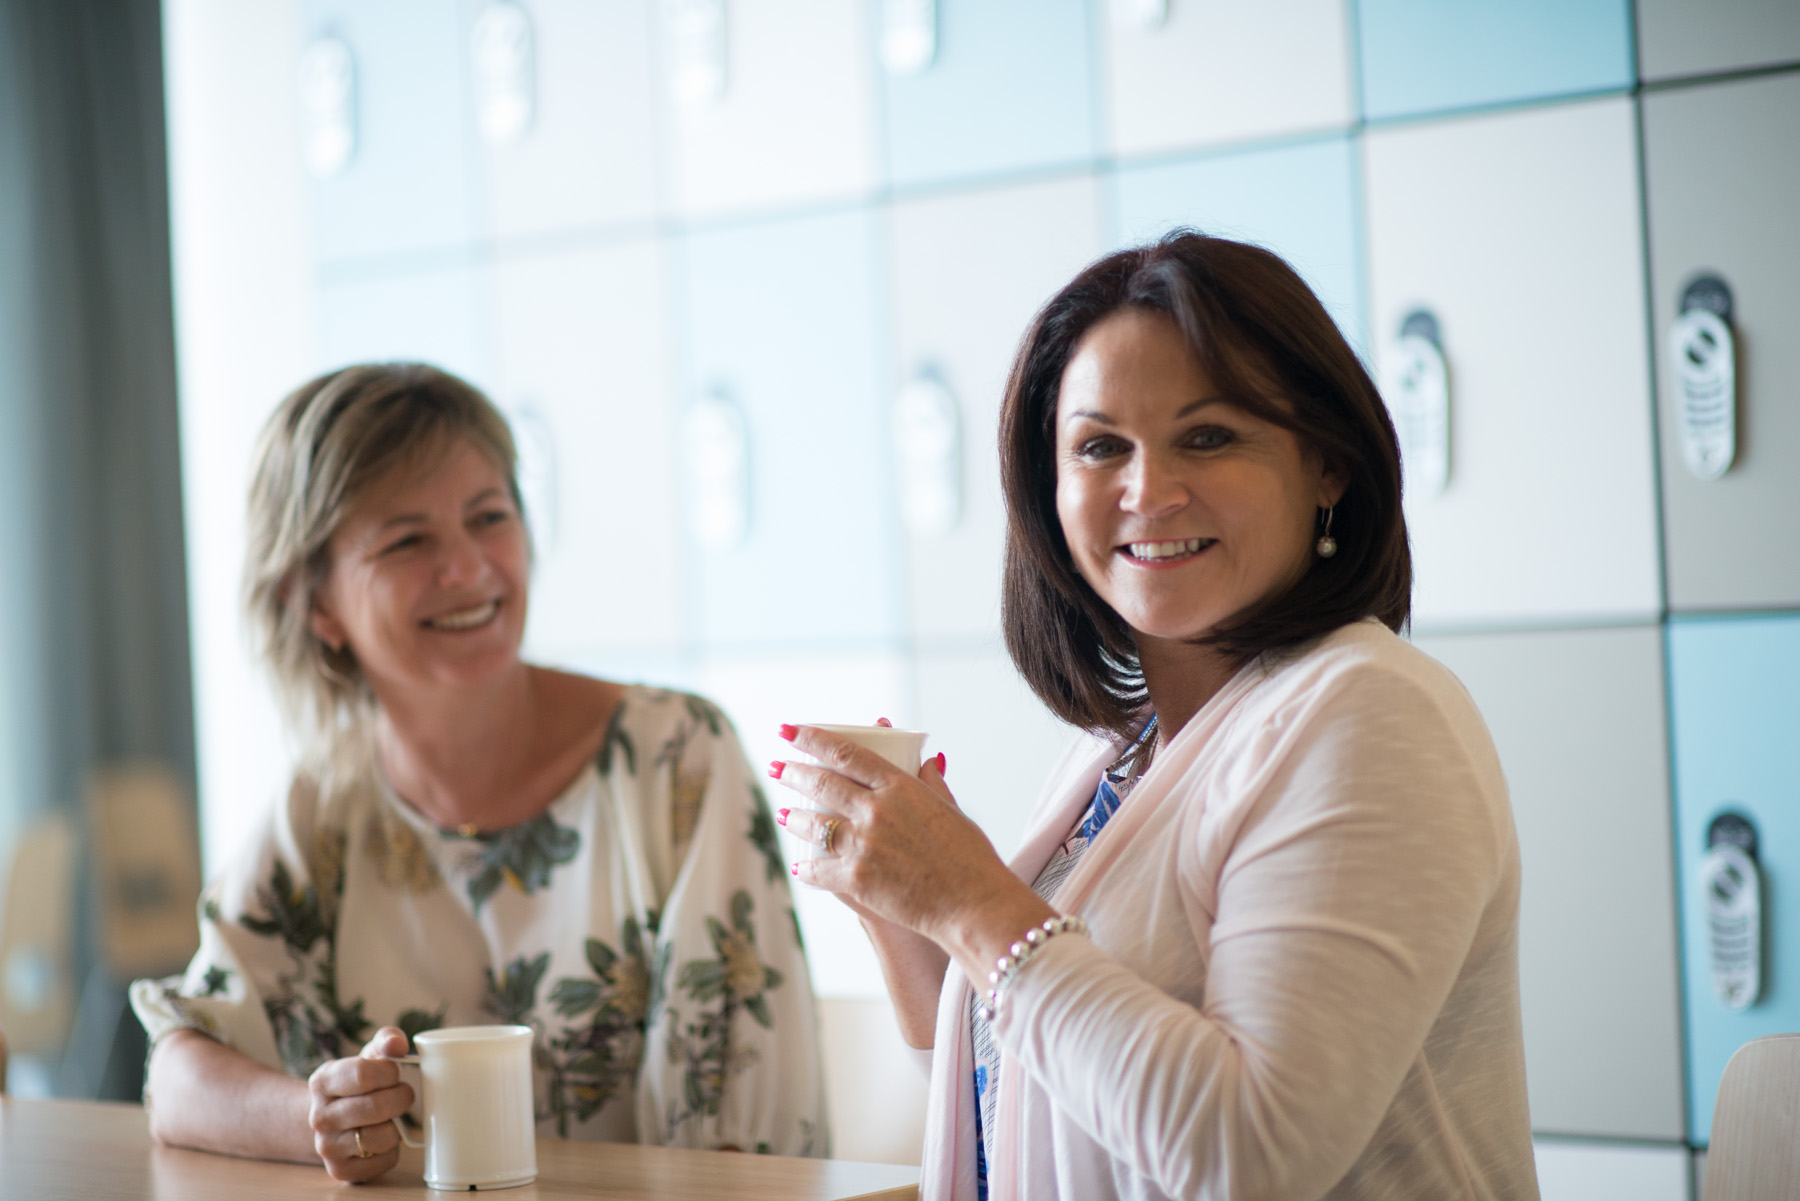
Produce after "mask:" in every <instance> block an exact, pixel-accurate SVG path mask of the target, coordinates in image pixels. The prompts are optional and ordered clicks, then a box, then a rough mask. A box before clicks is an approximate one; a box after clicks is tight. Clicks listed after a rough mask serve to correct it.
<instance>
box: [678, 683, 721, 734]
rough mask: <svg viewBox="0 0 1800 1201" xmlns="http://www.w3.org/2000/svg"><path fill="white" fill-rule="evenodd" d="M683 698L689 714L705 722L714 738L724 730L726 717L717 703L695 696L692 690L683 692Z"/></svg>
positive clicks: (696, 719)
mask: <svg viewBox="0 0 1800 1201" xmlns="http://www.w3.org/2000/svg"><path fill="white" fill-rule="evenodd" d="M681 700H682V703H683V704H685V705H686V706H687V711H688V716H689V717H691V718H693V719H694V720H695V721H697V722H700V723H702V724H704V725H705V726H706V729H707V732H708V733H709V734H711V735H712V736H713V737H714V738H717V737H718V736H719V735H720V734H721V733H723V732H724V727H725V717H724V714H722V713H720V712H719V707H718V706H717V705H715V704H713V703H712V702H711V701H709V700H707V699H706V698H705V697H703V696H695V695H694V694H693V693H691V692H688V693H683V694H682V696H681Z"/></svg>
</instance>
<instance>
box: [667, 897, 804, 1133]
mask: <svg viewBox="0 0 1800 1201" xmlns="http://www.w3.org/2000/svg"><path fill="white" fill-rule="evenodd" d="M755 908H756V905H755V901H754V899H753V898H752V897H751V896H750V893H749V891H748V890H747V889H739V890H737V891H736V892H735V893H733V894H732V895H731V899H730V900H729V901H728V902H727V903H726V910H727V912H728V913H729V915H730V918H731V924H730V925H729V926H727V925H726V924H725V923H724V922H722V921H720V920H719V919H718V918H716V917H711V916H709V917H707V919H706V932H707V935H708V937H709V938H711V940H712V944H713V950H714V951H715V952H716V956H715V957H714V958H712V959H694V960H690V961H688V962H687V963H684V964H682V966H681V972H680V974H679V976H678V978H677V983H678V985H679V987H680V988H681V990H682V991H683V992H684V993H685V994H686V997H687V1000H688V1002H690V1003H691V1005H692V1006H693V1007H694V1008H692V1009H690V1010H689V1011H688V1012H691V1013H693V1015H694V1016H693V1017H691V1018H690V1019H688V1020H687V1021H685V1022H684V1021H683V1020H682V1016H681V1014H680V1013H679V1012H677V1011H676V1010H675V1009H674V1008H673V1007H671V1008H670V1009H669V1011H668V1018H669V1025H670V1030H669V1058H670V1061H671V1062H672V1063H675V1064H678V1065H680V1066H681V1067H682V1069H683V1076H682V1098H683V1101H684V1102H685V1108H684V1109H677V1108H674V1107H671V1109H670V1111H669V1113H668V1114H667V1115H666V1117H665V1122H666V1123H667V1131H668V1133H670V1134H672V1133H673V1132H674V1130H675V1129H676V1128H677V1127H678V1126H679V1125H680V1124H681V1123H683V1122H686V1121H689V1120H692V1119H693V1118H695V1117H701V1116H704V1117H712V1116H716V1115H717V1113H718V1110H719V1103H720V1100H721V1099H722V1098H723V1096H724V1092H725V1086H726V1084H727V1083H728V1082H729V1081H730V1079H731V1077H732V1076H733V1075H735V1074H736V1073H737V1072H739V1071H742V1070H743V1069H744V1068H745V1067H747V1066H748V1065H749V1064H752V1063H754V1062H756V1059H757V1055H756V1051H755V1050H754V1049H753V1048H750V1047H744V1046H741V1045H740V1044H739V1043H738V1042H737V1041H736V1040H735V1039H734V1038H733V1034H732V1030H733V1026H734V1025H735V1021H736V1015H737V1012H738V1010H740V1009H742V1010H743V1011H744V1012H745V1013H748V1014H749V1015H750V1018H751V1020H752V1021H754V1022H756V1023H757V1024H758V1025H759V1026H762V1027H763V1028H764V1029H772V1028H773V1027H774V1021H775V1015H774V1011H773V1010H772V1009H771V1008H770V1006H769V1003H768V999H767V996H766V994H767V993H768V992H769V991H770V990H771V989H774V988H776V987H778V986H779V985H780V984H781V973H780V972H778V971H775V970H774V969H773V968H771V967H769V966H768V965H767V964H765V963H763V961H762V959H761V957H760V956H759V955H758V954H757V950H756V931H755V926H754V925H753V924H752V921H751V919H752V917H753V916H754V913H755Z"/></svg>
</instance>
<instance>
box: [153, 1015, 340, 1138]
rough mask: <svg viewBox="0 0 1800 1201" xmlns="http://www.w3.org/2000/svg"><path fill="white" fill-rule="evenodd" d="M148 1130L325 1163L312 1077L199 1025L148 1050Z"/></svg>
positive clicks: (157, 1136)
mask: <svg viewBox="0 0 1800 1201" xmlns="http://www.w3.org/2000/svg"><path fill="white" fill-rule="evenodd" d="M148 1095H149V1100H150V1132H151V1134H153V1135H155V1136H156V1138H157V1140H158V1141H159V1142H163V1143H168V1144H170V1145H171V1146H177V1147H193V1148H195V1149H197V1150H201V1151H216V1152H219V1153H220V1154H223V1155H241V1156H244V1157H246V1158H250V1159H282V1160H289V1161H292V1162H295V1163H310V1164H316V1163H319V1162H320V1160H319V1155H318V1152H317V1151H315V1150H314V1149H313V1131H312V1127H311V1125H310V1123H309V1121H308V1113H309V1110H310V1106H311V1100H310V1097H309V1096H308V1094H307V1089H306V1082H305V1081H302V1080H295V1079H294V1078H293V1077H291V1076H284V1075H282V1074H281V1073H280V1072H277V1071H273V1070H271V1069H269V1068H266V1067H264V1066H263V1065H262V1064H260V1063H257V1062H256V1061H255V1060H253V1059H251V1058H250V1057H248V1056H247V1055H244V1054H242V1053H241V1052H238V1051H234V1050H232V1049H231V1048H230V1047H226V1046H223V1045H221V1044H219V1043H216V1042H214V1041H213V1040H212V1039H210V1038H207V1037H206V1036H205V1035H204V1034H200V1033H198V1032H197V1031H193V1030H177V1031H175V1032H174V1033H172V1034H170V1035H168V1036H167V1037H165V1038H164V1039H163V1040H162V1041H161V1042H159V1043H157V1044H156V1051H155V1053H154V1054H152V1055H151V1057H150V1069H149V1088H148Z"/></svg>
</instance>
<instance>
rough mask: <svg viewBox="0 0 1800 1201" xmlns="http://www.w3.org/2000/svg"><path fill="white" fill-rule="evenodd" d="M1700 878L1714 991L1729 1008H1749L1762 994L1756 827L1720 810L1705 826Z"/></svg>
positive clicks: (1760, 921) (1760, 909)
mask: <svg viewBox="0 0 1800 1201" xmlns="http://www.w3.org/2000/svg"><path fill="white" fill-rule="evenodd" d="M1706 847H1707V849H1706V856H1705V858H1703V859H1701V860H1700V880H1701V884H1702V886H1703V889H1704V891H1705V894H1706V925H1707V933H1708V934H1709V935H1711V950H1712V984H1713V993H1714V995H1716V996H1717V997H1718V998H1719V1001H1720V1002H1721V1003H1722V1004H1723V1005H1724V1006H1725V1007H1726V1008H1727V1009H1748V1008H1750V1007H1751V1006H1752V1005H1754V1004H1756V999H1757V997H1758V996H1760V995H1761V994H1762V869H1761V867H1760V865H1759V864H1758V863H1757V858H1756V827H1755V826H1753V825H1751V824H1750V819H1749V818H1747V817H1745V816H1744V815H1743V814H1741V813H1730V812H1726V813H1721V814H1719V816H1717V817H1715V818H1713V820H1712V824H1711V825H1710V826H1708V827H1707V830H1706Z"/></svg>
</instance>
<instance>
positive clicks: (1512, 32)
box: [1355, 0, 1633, 119]
mask: <svg viewBox="0 0 1800 1201" xmlns="http://www.w3.org/2000/svg"><path fill="white" fill-rule="evenodd" d="M1355 7H1356V17H1357V25H1358V32H1359V33H1360V35H1361V49H1362V90H1363V113H1364V115H1365V116H1367V117H1369V118H1370V119H1380V118H1383V117H1403V116H1410V115H1415V114H1419V113H1429V112H1443V111H1445V110H1449V109H1458V108H1471V107H1475V106H1478V105H1485V104H1501V103H1505V102H1507V101H1512V100H1529V99H1533V98H1537V97H1544V96H1568V95H1577V94H1580V93H1582V92H1597V91H1606V90H1610V89H1614V88H1627V87H1630V86H1631V84H1632V82H1633V74H1632V73H1633V65H1632V51H1631V0H1360V3H1358V4H1357V5H1356V6H1355Z"/></svg>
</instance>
